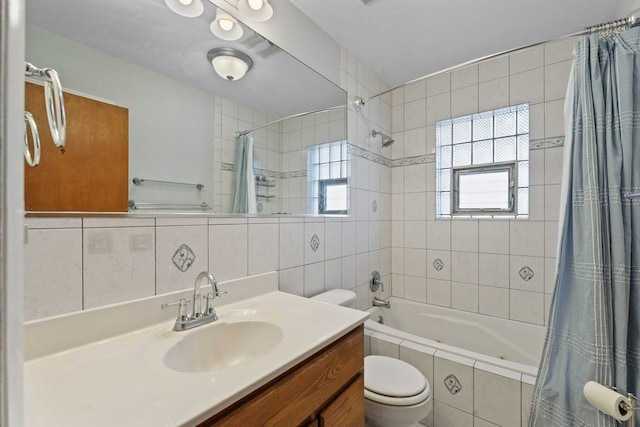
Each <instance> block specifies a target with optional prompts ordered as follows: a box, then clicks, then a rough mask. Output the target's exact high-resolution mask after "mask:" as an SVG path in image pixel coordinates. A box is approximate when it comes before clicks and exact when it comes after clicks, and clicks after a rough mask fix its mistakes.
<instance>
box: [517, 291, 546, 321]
mask: <svg viewBox="0 0 640 427" xmlns="http://www.w3.org/2000/svg"><path fill="white" fill-rule="evenodd" d="M509 318H510V319H512V320H518V321H521V322H526V323H534V324H536V325H543V324H544V294H541V293H538V292H526V291H516V290H511V292H510V293H509Z"/></svg>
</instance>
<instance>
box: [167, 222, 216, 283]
mask: <svg viewBox="0 0 640 427" xmlns="http://www.w3.org/2000/svg"><path fill="white" fill-rule="evenodd" d="M208 244H209V243H208V242H207V226H206V225H198V226H167V227H157V228H156V254H155V268H156V280H155V282H156V283H155V284H156V288H155V293H156V294H162V293H166V292H172V291H177V290H179V289H187V288H189V287H193V281H194V279H195V277H196V276H197V275H198V273H200V272H201V271H206V270H209V257H208V253H209V248H208ZM183 246H186V247H187V248H188V249H185V248H184V247H183ZM189 251H190V254H189ZM176 254H177V255H176ZM183 254H184V256H183ZM176 259H177V260H178V261H177V264H178V265H176ZM179 266H182V268H185V267H186V269H185V270H184V271H183V270H182V269H181V268H180V267H179Z"/></svg>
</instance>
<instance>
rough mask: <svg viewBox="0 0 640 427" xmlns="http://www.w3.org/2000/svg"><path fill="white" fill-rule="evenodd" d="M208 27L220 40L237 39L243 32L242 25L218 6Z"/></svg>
mask: <svg viewBox="0 0 640 427" xmlns="http://www.w3.org/2000/svg"><path fill="white" fill-rule="evenodd" d="M209 28H210V29H211V32H212V33H213V35H215V36H216V37H218V38H219V39H222V40H228V41H233V40H238V39H239V38H240V37H242V34H243V30H242V27H241V26H240V24H239V23H238V21H237V20H236V19H235V18H233V17H232V16H231V15H229V14H228V13H226V12H224V11H223V10H222V9H220V8H218V11H217V12H216V19H214V21H213V22H212V23H211V26H210V27H209Z"/></svg>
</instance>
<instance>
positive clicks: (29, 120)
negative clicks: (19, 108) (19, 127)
mask: <svg viewBox="0 0 640 427" xmlns="http://www.w3.org/2000/svg"><path fill="white" fill-rule="evenodd" d="M27 126H28V127H29V128H30V129H31V139H32V140H33V157H31V152H30V151H29V134H28V133H27ZM24 159H25V160H26V161H27V164H28V165H29V166H31V167H32V168H33V167H36V166H38V164H39V163H40V136H39V135H38V126H37V125H36V121H35V120H33V115H32V114H31V113H30V112H28V111H25V112H24Z"/></svg>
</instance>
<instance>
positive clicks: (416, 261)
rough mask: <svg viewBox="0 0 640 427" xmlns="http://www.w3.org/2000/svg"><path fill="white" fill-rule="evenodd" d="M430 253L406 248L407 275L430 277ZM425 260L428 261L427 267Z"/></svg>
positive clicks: (405, 264) (405, 267) (405, 268)
mask: <svg viewBox="0 0 640 427" xmlns="http://www.w3.org/2000/svg"><path fill="white" fill-rule="evenodd" d="M428 252H429V251H427V250H425V249H411V248H405V250H404V272H405V274H407V275H410V276H418V277H428V271H429V270H430V269H429V268H428V262H429V260H428ZM443 256H444V255H443ZM445 258H447V257H445ZM425 259H426V260H427V265H425ZM447 261H448V259H447ZM447 272H448V270H447Z"/></svg>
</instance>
